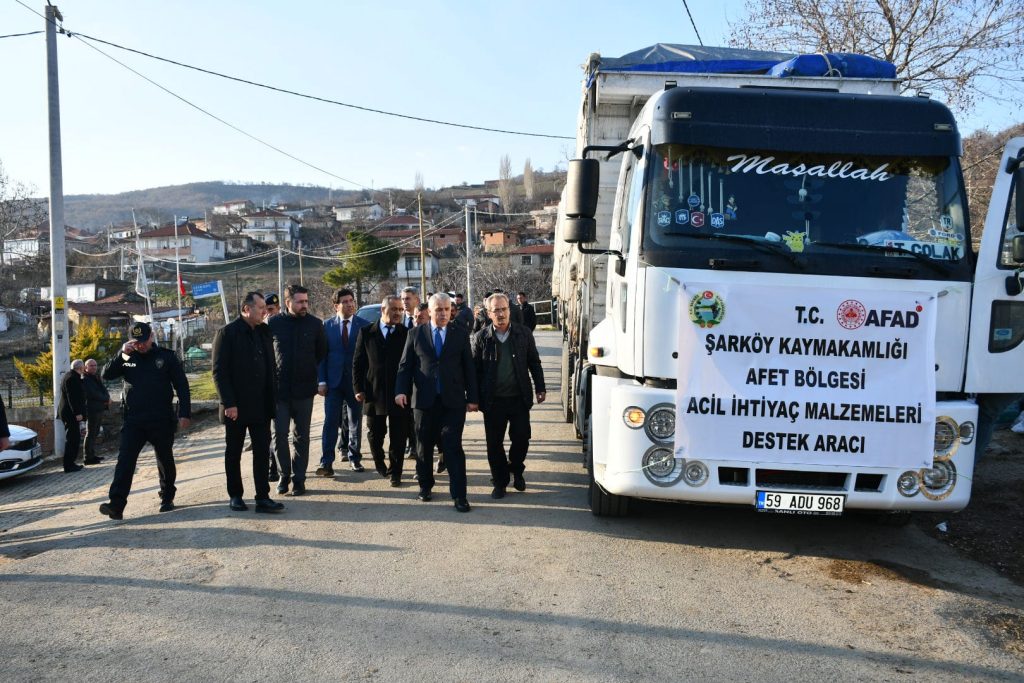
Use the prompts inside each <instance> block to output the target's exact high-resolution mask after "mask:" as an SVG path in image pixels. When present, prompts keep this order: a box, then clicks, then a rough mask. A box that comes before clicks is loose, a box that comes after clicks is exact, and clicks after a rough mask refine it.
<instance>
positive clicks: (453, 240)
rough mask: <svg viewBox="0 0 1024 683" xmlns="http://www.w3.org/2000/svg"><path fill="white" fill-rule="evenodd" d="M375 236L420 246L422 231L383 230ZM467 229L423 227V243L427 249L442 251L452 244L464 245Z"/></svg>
mask: <svg viewBox="0 0 1024 683" xmlns="http://www.w3.org/2000/svg"><path fill="white" fill-rule="evenodd" d="M373 235H374V237H379V238H380V239H382V240H387V241H388V242H392V243H395V244H398V245H399V246H416V247H418V246H419V241H420V231H419V229H418V228H416V229H403V230H381V231H375V232H373ZM465 243H466V231H465V229H464V228H462V227H461V226H450V227H445V228H429V229H428V228H427V227H426V226H424V228H423V245H424V246H425V247H426V248H427V249H435V250H437V251H441V250H442V249H444V248H446V247H450V246H464V245H465Z"/></svg>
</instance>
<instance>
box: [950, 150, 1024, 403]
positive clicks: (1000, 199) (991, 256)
mask: <svg viewBox="0 0 1024 683" xmlns="http://www.w3.org/2000/svg"><path fill="white" fill-rule="evenodd" d="M1022 149H1024V138H1014V139H1013V140H1011V141H1010V143H1009V144H1008V145H1007V146H1006V150H1005V151H1004V152H1003V158H1002V159H1001V160H1000V165H999V170H998V172H997V175H996V180H995V184H994V185H993V187H992V199H991V202H990V203H989V206H988V216H987V217H986V219H985V230H984V233H983V234H982V237H981V248H980V250H979V252H978V264H977V271H976V272H975V276H974V295H973V299H972V302H971V330H970V342H969V346H968V352H967V377H966V383H965V386H964V390H965V391H967V392H970V393H1021V392H1024V372H1022V369H1024V294H1022V293H1017V294H1008V293H1007V278H1011V279H1013V278H1016V277H1022V278H1024V273H1020V274H1018V264H1015V263H1014V262H1013V259H1012V257H1011V253H1012V252H1011V244H1012V242H1013V238H1014V236H1016V235H1018V234H1020V231H1021V229H1024V226H1019V225H1017V219H1016V211H1015V209H1016V202H1015V199H1014V197H1015V195H1016V194H1017V193H1016V191H1015V187H1014V172H1013V170H1012V168H1011V169H1010V170H1008V166H1007V162H1008V161H1010V160H1012V159H1017V158H1019V155H1020V154H1021V152H1022ZM1019 289H1020V288H1019V287H1018V288H1017V290H1018V291H1019ZM938 343H941V339H940V340H939V342H938Z"/></svg>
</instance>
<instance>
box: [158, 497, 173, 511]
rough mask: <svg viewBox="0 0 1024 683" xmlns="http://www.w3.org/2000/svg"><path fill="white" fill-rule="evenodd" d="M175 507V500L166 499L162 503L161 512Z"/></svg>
mask: <svg viewBox="0 0 1024 683" xmlns="http://www.w3.org/2000/svg"><path fill="white" fill-rule="evenodd" d="M173 509H174V501H173V500H165V501H163V502H162V503H160V512H170V511H171V510H173Z"/></svg>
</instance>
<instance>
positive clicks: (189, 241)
mask: <svg viewBox="0 0 1024 683" xmlns="http://www.w3.org/2000/svg"><path fill="white" fill-rule="evenodd" d="M139 246H140V248H141V250H142V253H143V254H145V255H146V256H154V257H157V258H162V259H168V260H171V261H173V260H174V259H175V258H179V259H181V261H182V262H183V263H210V262H212V261H223V260H224V258H225V256H224V255H225V246H224V240H223V239H222V238H220V237H216V236H214V235H211V234H210V233H208V232H206V231H205V230H200V229H199V228H197V227H196V225H195V223H191V222H187V223H182V224H181V225H179V226H177V228H175V226H174V225H173V224H171V225H165V226H163V227H160V228H157V229H156V230H149V231H147V232H144V233H142V234H141V235H140V236H139ZM175 246H177V250H175ZM176 251H177V253H175V252H176Z"/></svg>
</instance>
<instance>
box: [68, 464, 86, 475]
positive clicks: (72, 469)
mask: <svg viewBox="0 0 1024 683" xmlns="http://www.w3.org/2000/svg"><path fill="white" fill-rule="evenodd" d="M83 469H85V468H84V467H82V466H81V465H71V466H70V467H65V468H64V474H71V473H72V472H78V471H79V470H83Z"/></svg>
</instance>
